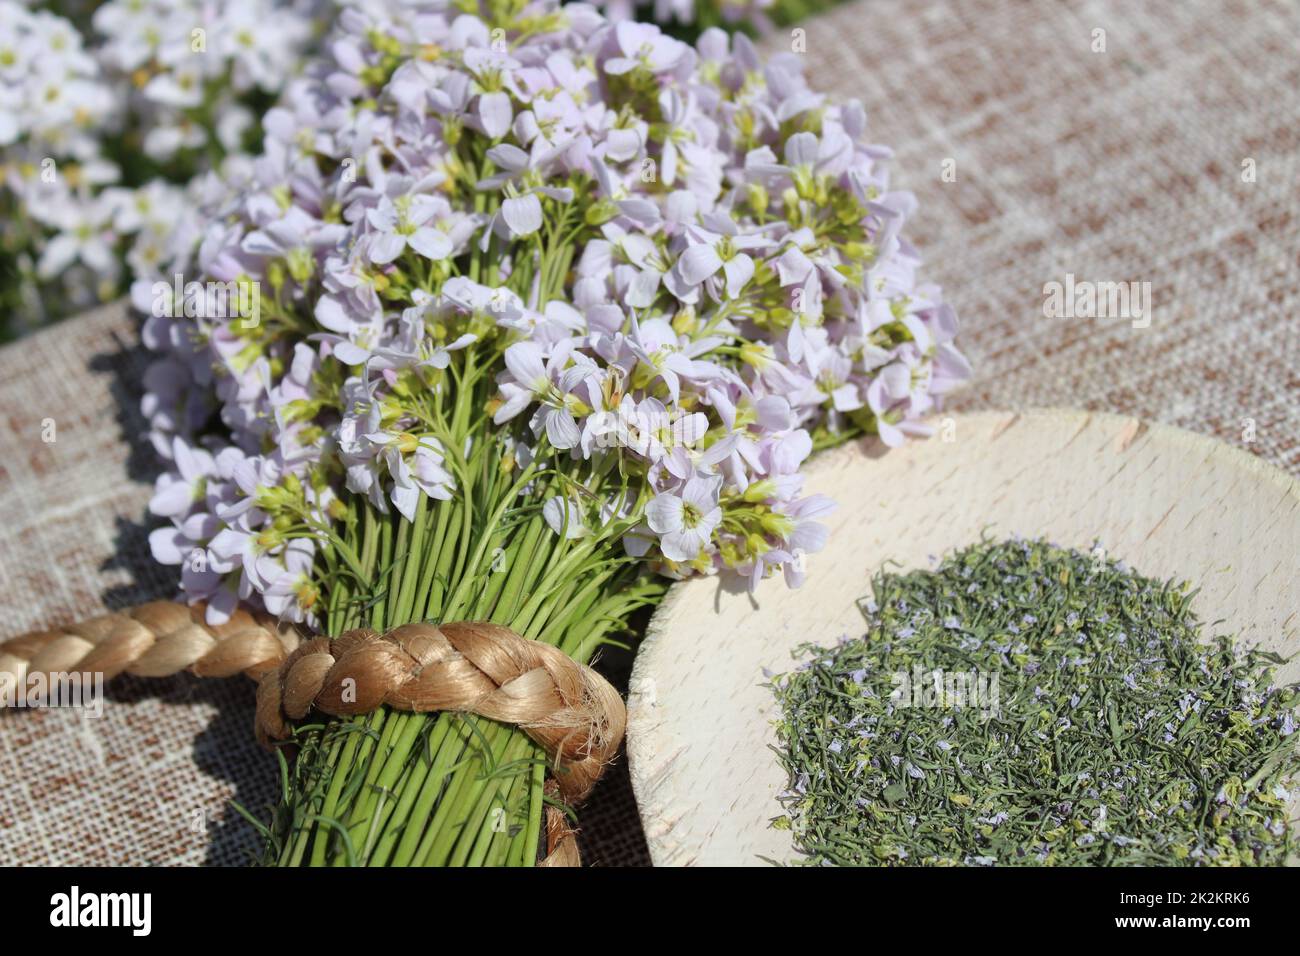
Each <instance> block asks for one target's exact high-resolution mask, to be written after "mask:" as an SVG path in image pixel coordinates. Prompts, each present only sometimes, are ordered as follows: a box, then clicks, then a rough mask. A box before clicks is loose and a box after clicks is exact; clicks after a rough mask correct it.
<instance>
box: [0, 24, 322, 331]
mask: <svg viewBox="0 0 1300 956" xmlns="http://www.w3.org/2000/svg"><path fill="white" fill-rule="evenodd" d="M333 9H334V4H333V2H332V0H224V2H221V3H216V2H200V0H109V2H107V3H99V4H95V3H77V2H70V3H39V4H37V3H20V2H18V0H0V340H8V339H11V338H14V337H16V336H18V335H21V334H22V333H24V332H26V331H30V330H31V329H32V328H34V327H37V326H39V325H41V324H44V323H46V322H50V321H53V320H55V319H58V318H63V317H64V316H66V315H69V314H71V313H74V312H76V311H78V310H81V309H84V308H87V307H89V306H92V305H94V304H96V303H98V302H103V301H106V300H108V299H111V298H114V297H116V296H118V295H120V294H121V293H122V292H123V291H124V290H125V288H126V286H127V285H128V283H129V280H130V278H131V275H132V273H135V274H150V275H156V274H159V273H168V272H170V271H172V270H173V269H176V268H179V267H181V265H182V264H183V263H182V262H180V261H178V260H180V259H183V258H185V257H186V256H187V255H188V252H189V250H190V249H191V248H192V246H193V244H194V242H195V240H196V239H197V236H198V222H199V217H198V208H199V206H200V205H202V204H203V202H204V200H205V198H211V196H212V195H215V194H219V193H221V192H223V191H224V188H225V187H224V185H223V184H222V180H223V179H234V180H238V179H239V178H241V176H242V175H244V174H243V173H242V169H243V168H244V167H245V166H246V165H247V162H248V161H247V159H246V158H245V155H246V153H247V152H248V151H250V150H256V149H257V148H258V146H259V144H260V130H261V118H262V116H263V115H264V114H265V112H266V110H267V109H269V108H270V106H271V105H272V104H273V103H274V102H275V99H276V96H277V94H278V93H279V92H280V91H281V90H282V89H283V88H284V85H285V83H286V82H287V81H288V80H289V78H291V77H292V76H294V75H296V74H297V72H298V70H299V66H300V64H301V62H302V59H303V56H304V55H305V54H306V53H307V52H308V50H309V49H310V48H311V46H312V45H313V42H314V41H315V40H316V38H317V37H319V36H320V35H322V34H323V32H324V30H325V29H326V27H327V26H328V24H329V22H330V20H331V18H332V15H331V11H332V10H333Z"/></svg>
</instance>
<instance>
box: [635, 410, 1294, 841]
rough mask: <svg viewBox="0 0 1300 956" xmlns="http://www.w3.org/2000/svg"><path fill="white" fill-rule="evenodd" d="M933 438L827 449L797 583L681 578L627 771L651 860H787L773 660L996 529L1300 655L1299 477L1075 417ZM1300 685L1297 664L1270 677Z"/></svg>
mask: <svg viewBox="0 0 1300 956" xmlns="http://www.w3.org/2000/svg"><path fill="white" fill-rule="evenodd" d="M952 424H953V426H955V428H954V430H953V432H952V435H951V438H952V440H951V441H944V440H942V439H941V438H940V437H935V438H931V439H929V440H926V441H919V442H914V443H911V444H909V445H908V446H907V447H905V448H903V449H900V450H897V451H892V452H889V453H888V454H885V455H882V454H880V450H879V449H872V448H870V447H866V446H864V445H862V444H858V445H855V446H853V447H845V448H841V449H838V450H836V451H833V452H830V453H828V454H826V455H824V456H822V457H821V458H820V459H819V460H817V461H816V462H815V463H814V464H813V465H812V466H811V467H810V474H809V482H808V490H809V491H810V492H814V491H816V492H822V493H824V494H828V495H830V496H831V497H833V498H835V499H836V500H837V501H838V502H839V503H840V509H839V511H838V512H836V514H835V515H834V516H832V518H831V521H830V523H831V525H832V533H831V538H830V543H829V545H828V547H827V549H826V550H825V551H823V552H822V553H820V554H817V555H813V556H811V557H810V558H809V560H808V581H807V583H806V584H805V585H804V587H803V588H801V589H799V590H797V591H790V590H787V589H786V588H785V586H784V584H783V583H782V582H781V581H780V580H770V581H767V582H764V584H763V585H762V586H761V587H760V588H759V590H758V593H757V594H756V595H755V596H753V597H751V596H750V595H748V594H746V593H743V592H741V593H736V592H728V591H726V590H724V589H722V588H721V587H720V584H719V581H718V580H717V579H699V580H694V581H690V582H686V583H684V584H681V585H678V586H676V587H675V588H674V589H673V590H672V592H671V593H670V594H669V596H668V598H667V600H666V601H665V602H664V604H663V605H662V606H661V608H660V609H659V611H658V613H657V614H656V615H655V618H654V620H653V622H652V624H651V626H650V633H649V635H648V636H647V638H646V640H645V642H644V643H643V644H642V646H641V650H640V652H639V654H638V656H637V661H636V667H635V670H634V672H633V677H632V686H631V695H630V700H629V708H628V709H629V723H628V759H629V763H630V767H631V771H632V782H633V788H634V790H635V792H636V796H637V802H638V804H639V806H640V810H641V818H642V822H643V824H644V826H645V831H646V837H647V840H648V841H649V846H650V852H651V856H652V857H653V859H654V862H655V863H656V864H657V865H693V864H740V865H745V864H756V863H759V862H761V860H760V857H769V858H772V859H778V860H780V859H787V858H790V857H791V856H792V855H793V851H792V848H791V844H790V836H789V834H788V833H787V832H783V831H779V830H773V829H772V828H771V827H769V826H768V821H769V820H770V819H771V818H772V817H774V816H777V815H778V814H779V813H780V812H781V809H780V806H779V804H778V803H777V802H776V800H775V794H776V793H777V792H778V791H779V790H781V789H782V788H783V787H784V786H785V782H786V781H785V780H784V777H783V774H782V772H781V769H780V767H779V766H778V764H777V762H776V759H775V756H774V755H773V754H772V752H771V750H770V749H769V746H770V745H772V744H773V743H774V737H773V735H772V728H771V721H772V718H773V716H774V712H773V706H772V700H771V696H770V692H769V690H768V689H767V688H765V687H763V686H762V685H763V681H764V678H763V668H765V667H766V668H769V669H771V670H772V671H776V672H781V671H785V670H788V669H790V666H791V660H792V659H791V656H790V652H791V651H792V649H793V648H794V647H795V646H797V645H798V644H801V643H803V642H805V641H809V640H815V641H818V642H830V641H833V640H834V639H835V638H837V637H839V636H840V635H841V634H858V633H861V630H862V622H861V617H860V616H859V614H858V611H857V609H856V607H855V604H854V602H855V600H856V599H857V598H859V597H861V596H863V595H864V594H865V593H867V592H868V590H869V581H870V578H871V575H872V574H873V573H874V572H875V571H876V570H877V569H878V568H879V567H880V566H881V564H882V563H883V562H884V561H886V560H887V559H893V560H896V561H899V562H901V563H902V564H903V565H905V566H906V567H909V568H911V567H926V566H928V565H929V559H930V556H931V555H940V554H943V553H945V552H947V551H949V550H951V549H952V548H954V547H959V546H962V545H965V544H969V543H971V542H973V541H975V540H977V539H978V538H979V536H980V533H981V531H983V530H984V529H988V530H989V531H990V533H992V534H995V535H998V536H1006V535H1010V534H1019V535H1024V536H1040V535H1041V536H1046V537H1048V538H1049V539H1051V540H1053V541H1055V542H1057V543H1059V544H1063V545H1068V546H1072V547H1076V548H1082V549H1091V548H1092V547H1093V544H1094V541H1099V542H1100V544H1101V545H1102V546H1103V547H1105V548H1106V549H1107V552H1108V554H1109V555H1110V556H1112V557H1117V558H1122V559H1123V560H1125V561H1127V562H1128V563H1129V564H1130V565H1132V566H1133V567H1135V568H1136V569H1138V570H1139V571H1141V572H1143V573H1145V574H1148V575H1152V576H1156V577H1161V578H1165V577H1177V578H1181V579H1187V580H1190V581H1192V582H1193V583H1194V584H1198V585H1200V587H1201V592H1200V594H1199V595H1198V596H1197V598H1196V601H1195V606H1196V608H1197V610H1198V612H1199V613H1200V615H1201V618H1202V620H1204V621H1206V622H1212V621H1220V620H1221V621H1222V622H1223V623H1222V624H1221V625H1220V626H1219V628H1218V630H1219V631H1221V632H1229V633H1236V634H1238V635H1239V636H1240V639H1241V640H1243V641H1248V642H1251V643H1254V644H1258V645H1260V646H1263V647H1266V648H1269V649H1272V650H1278V651H1281V652H1283V653H1294V652H1295V651H1296V650H1298V649H1300V586H1298V585H1297V583H1296V570H1297V560H1296V556H1297V554H1298V553H1300V483H1297V482H1296V481H1295V480H1293V479H1291V478H1289V477H1288V476H1286V475H1285V474H1283V473H1282V472H1280V471H1278V470H1277V469H1275V468H1273V467H1272V466H1269V465H1266V464H1264V463H1263V462H1261V461H1259V460H1258V459H1256V458H1254V457H1252V456H1251V455H1249V454H1247V453H1245V452H1243V451H1241V450H1238V449H1235V448H1232V447H1230V446H1228V445H1225V444H1223V443H1222V442H1217V441H1214V440H1212V439H1208V438H1204V437H1201V436H1197V435H1193V434H1191V433H1189V432H1185V431H1182V430H1179V429H1175V428H1169V427H1166V426H1161V425H1147V424H1145V423H1142V422H1139V421H1137V420H1136V419H1132V418H1124V417H1120V416H1115V415H1108V414H1088V413H1085V412H1077V411H1041V412H1029V413H1022V414H1011V413H980V414H970V415H958V416H953V418H952ZM1279 679H1281V680H1285V681H1294V680H1298V679H1300V660H1295V661H1292V662H1291V663H1290V664H1288V665H1287V666H1286V667H1285V668H1283V669H1281V671H1280V672H1279Z"/></svg>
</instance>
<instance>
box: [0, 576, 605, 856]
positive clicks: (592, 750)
mask: <svg viewBox="0 0 1300 956" xmlns="http://www.w3.org/2000/svg"><path fill="white" fill-rule="evenodd" d="M203 614H204V608H203V606H202V605H201V604H200V605H195V606H194V607H190V608H187V607H185V606H183V605H180V604H176V603H173V602H169V601H153V602H151V603H149V604H144V605H141V606H140V607H137V608H132V609H130V610H128V611H123V612H118V613H113V614H106V615H103V616H100V617H96V618H92V619H91V620H89V621H84V622H81V623H78V624H73V625H70V626H68V627H66V628H62V629H58V630H48V631H34V632H32V633H29V634H24V635H22V636H20V637H16V638H13V639H12V640H9V641H6V642H4V643H3V644H0V677H3V676H6V675H8V676H9V677H11V678H12V680H14V681H16V682H24V681H26V680H27V679H28V675H30V674H33V673H46V674H55V673H102V674H103V675H104V679H105V680H110V679H112V678H113V677H116V676H117V675H119V674H122V673H128V674H134V675H136V676H140V677H168V676H171V675H172V674H177V673H180V672H181V671H189V672H190V673H192V674H195V675H197V676H199V677H230V676H233V675H235V674H239V673H241V672H242V673H245V674H247V675H248V676H250V677H252V678H254V679H256V680H257V681H258V687H257V714H256V733H257V737H258V740H259V741H261V742H262V743H263V744H265V745H270V744H271V743H272V742H273V741H277V740H283V739H285V738H287V737H289V736H290V735H291V733H292V728H291V726H290V721H295V720H300V719H302V718H303V717H305V716H306V715H307V714H308V713H309V712H310V711H312V710H317V711H320V712H322V713H326V714H332V715H336V716H346V715H357V714H365V713H369V712H370V711H372V710H375V709H376V708H378V707H380V706H381V705H384V704H387V705H388V706H390V707H395V708H397V709H399V710H409V711H418V712H427V711H444V710H445V711H457V712H463V713H471V714H477V715H479V716H481V717H487V718H489V719H492V720H498V721H501V722H503V723H508V724H514V725H515V726H517V727H519V728H520V729H521V730H523V731H524V732H525V733H526V734H528V736H529V737H531V738H532V739H533V740H534V741H536V742H537V743H538V744H539V745H540V746H541V747H542V749H543V750H545V752H546V754H547V756H548V757H549V758H550V760H551V763H552V767H553V771H554V777H553V780H552V783H551V784H550V785H548V786H549V787H550V788H551V789H552V790H553V792H555V793H557V794H558V795H559V796H560V797H561V798H563V799H564V800H565V801H567V802H569V803H577V802H580V801H581V800H583V799H584V798H586V796H587V795H588V794H589V793H590V792H591V788H592V787H593V786H594V785H595V783H596V781H597V780H598V779H599V778H600V775H601V773H602V772H603V771H604V769H605V766H606V765H607V764H608V763H609V762H610V760H612V759H613V757H614V755H615V754H616V753H617V751H618V746H619V743H620V742H621V741H622V739H623V729H624V727H625V725H626V711H625V710H624V707H623V700H622V698H621V697H620V696H619V694H618V692H617V691H616V690H615V689H614V688H613V687H612V686H610V684H609V683H608V682H607V681H606V680H605V679H604V678H603V677H601V676H600V675H599V674H597V673H596V672H595V671H593V670H592V669H591V668H589V667H586V666H584V665H582V664H579V663H578V662H577V661H575V660H573V659H572V658H571V657H569V656H568V655H567V654H565V653H564V652H563V651H561V650H559V649H558V648H555V647H552V646H550V645H549V644H542V643H540V642H538V641H530V640H528V639H527V638H523V637H520V636H519V635H518V634H516V633H515V632H514V631H512V630H510V629H509V628H505V627H501V626H499V625H496V624H489V623H485V622H467V623H454V624H443V625H434V624H405V625H403V626H401V627H397V628H394V629H393V630H391V631H389V632H387V633H385V634H378V633H376V632H375V631H372V630H369V629H360V630H353V631H347V632H345V633H344V634H342V635H340V636H339V637H337V638H335V639H333V640H330V639H326V638H311V639H307V640H304V639H302V638H301V636H300V635H299V634H298V632H297V631H296V630H294V629H293V628H291V627H286V626H284V625H282V624H280V623H278V622H277V621H275V620H274V619H273V618H270V617H267V616H266V615H254V614H250V613H248V612H246V611H239V612H237V613H236V614H235V615H234V616H233V617H232V618H231V619H230V620H229V621H228V622H227V623H226V624H223V625H219V626H212V625H209V624H207V623H205V622H204V620H203ZM547 843H548V846H549V848H550V853H549V855H548V857H547V859H546V860H545V861H544V865H547V866H564V865H577V862H578V859H577V844H576V841H575V840H574V838H573V832H572V831H571V830H570V829H569V828H568V827H567V825H566V824H565V823H564V817H563V814H562V813H560V812H559V811H558V810H555V809H554V808H549V809H548V814H547Z"/></svg>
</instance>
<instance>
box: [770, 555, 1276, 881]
mask: <svg viewBox="0 0 1300 956" xmlns="http://www.w3.org/2000/svg"><path fill="white" fill-rule="evenodd" d="M873 593H874V599H864V600H863V601H861V602H860V606H861V608H862V611H863V613H864V615H865V616H866V618H867V633H866V635H865V637H863V638H859V639H852V640H844V641H841V643H839V644H838V645H837V646H835V647H833V648H829V649H827V648H816V647H813V646H811V645H805V646H804V647H803V648H801V649H800V654H803V653H808V654H811V655H812V656H811V658H810V659H809V660H808V661H807V662H806V663H804V664H803V665H802V666H801V667H799V668H798V669H797V670H796V671H795V672H793V673H791V674H787V675H785V676H783V677H781V678H779V679H777V680H776V681H774V683H773V687H774V689H775V692H776V695H777V698H778V700H779V702H780V704H781V706H782V711H783V718H782V721H781V723H780V725H779V727H778V733H779V737H780V740H781V749H780V753H781V759H782V761H783V763H784V765H785V767H786V769H787V770H788V771H789V774H790V787H789V790H788V791H786V792H785V793H784V794H783V795H782V801H783V803H784V804H785V805H786V807H787V815H785V816H782V817H779V818H777V820H776V821H775V825H776V826H779V827H788V828H792V829H793V831H794V837H795V844H796V846H797V847H799V849H800V850H802V851H803V852H804V853H805V854H807V857H806V859H807V862H810V863H821V864H835V865H896V864H921V865H992V864H1024V865H1049V866H1050V865H1058V866H1060V865H1095V866H1118V865H1147V866H1166V865H1168V866H1173V865H1189V864H1215V865H1260V864H1280V863H1282V862H1283V861H1284V860H1285V859H1286V857H1287V855H1288V853H1290V852H1291V851H1292V850H1293V849H1294V847H1295V837H1294V834H1293V831H1292V828H1291V827H1290V826H1288V820H1287V806H1288V803H1289V801H1290V793H1289V792H1288V790H1287V786H1288V783H1289V781H1291V780H1292V778H1293V777H1295V775H1296V773H1297V770H1300V758H1298V757H1297V754H1296V746H1295V745H1296V740H1297V738H1296V737H1294V736H1292V734H1293V732H1294V730H1295V727H1296V723H1295V707H1296V704H1297V701H1298V699H1300V694H1297V688H1296V686H1295V685H1292V686H1288V687H1284V688H1274V687H1273V686H1272V684H1271V680H1272V674H1273V665H1276V664H1279V663H1282V659H1281V658H1279V657H1278V656H1277V655H1276V654H1270V653H1264V652H1260V651H1257V650H1241V649H1237V648H1234V646H1233V644H1232V642H1231V641H1230V640H1229V639H1228V638H1225V637H1215V638H1213V639H1212V640H1209V641H1208V642H1205V643H1202V642H1200V641H1199V640H1198V636H1199V631H1200V625H1199V622H1198V621H1197V619H1196V617H1195V615H1193V613H1192V611H1191V609H1190V603H1191V598H1192V596H1193V594H1194V593H1195V592H1191V593H1189V592H1188V590H1187V587H1186V585H1176V584H1173V583H1169V582H1161V581H1155V580H1151V579H1149V578H1145V577H1142V576H1141V575H1139V574H1136V573H1134V572H1133V571H1131V570H1129V569H1128V568H1126V567H1125V566H1124V565H1123V564H1122V563H1119V562H1114V561H1109V560H1106V559H1105V557H1104V554H1103V553H1102V552H1101V550H1100V549H1098V550H1097V551H1096V552H1095V553H1094V554H1083V553H1080V552H1078V551H1072V550H1065V549H1062V548H1058V547H1055V546H1053V545H1051V544H1048V543H1046V542H1043V541H1022V540H1013V541H1006V542H1001V543H997V542H991V541H983V542H981V543H980V544H977V545H975V546H973V547H970V548H967V549H965V550H963V551H959V552H957V553H955V554H953V555H952V556H950V557H948V558H947V559H945V560H944V561H943V562H942V563H940V564H939V566H938V567H937V569H936V570H933V571H915V572H911V573H907V574H902V573H892V572H888V571H883V570H882V571H881V572H880V573H879V574H878V575H877V576H876V578H875V580H874V581H873Z"/></svg>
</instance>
